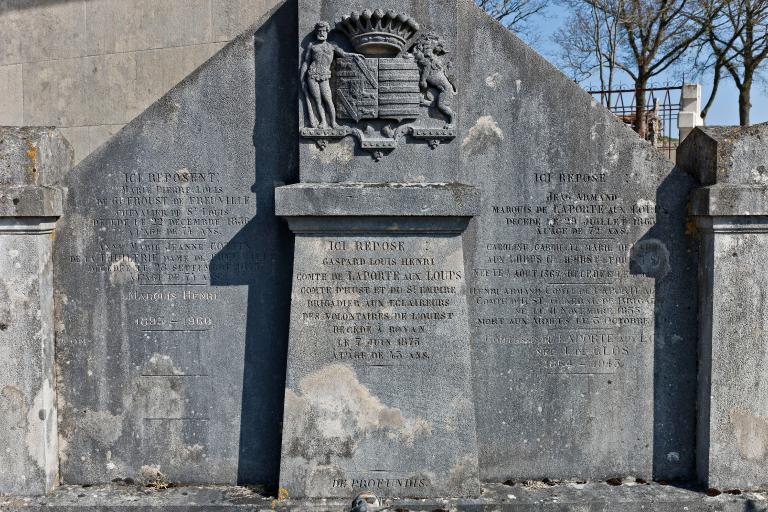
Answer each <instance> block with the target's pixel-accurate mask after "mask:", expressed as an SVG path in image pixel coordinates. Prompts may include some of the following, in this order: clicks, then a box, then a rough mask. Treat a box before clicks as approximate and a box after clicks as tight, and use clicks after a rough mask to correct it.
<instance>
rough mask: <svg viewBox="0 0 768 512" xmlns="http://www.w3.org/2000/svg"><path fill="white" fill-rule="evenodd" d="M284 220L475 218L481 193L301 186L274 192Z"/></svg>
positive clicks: (441, 186) (445, 187) (414, 186)
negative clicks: (323, 218) (300, 218)
mask: <svg viewBox="0 0 768 512" xmlns="http://www.w3.org/2000/svg"><path fill="white" fill-rule="evenodd" d="M275 209H276V213H277V215H278V216H281V217H473V216H475V215H477V214H478V213H479V212H480V190H479V189H478V188H476V187H472V186H470V185H465V184H462V183H300V184H296V185H287V186H284V187H278V188H276V189H275Z"/></svg>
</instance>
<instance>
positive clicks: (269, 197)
mask: <svg viewBox="0 0 768 512" xmlns="http://www.w3.org/2000/svg"><path fill="white" fill-rule="evenodd" d="M295 19H296V18H295V6H288V7H287V8H286V7H283V8H280V9H278V10H276V11H274V12H273V13H271V14H270V18H269V19H268V20H267V21H266V22H264V23H262V24H260V25H258V26H256V27H255V28H254V29H253V30H251V31H249V32H246V33H245V34H244V35H243V36H241V37H239V38H238V39H236V40H235V41H234V42H233V43H231V44H230V45H228V46H227V47H226V48H224V49H223V50H222V51H221V52H220V53H219V54H217V55H216V56H214V57H213V58H212V59H211V60H210V61H209V62H208V63H206V64H205V65H204V66H203V67H202V68H201V69H199V70H198V71H197V72H196V73H194V74H193V75H191V76H190V77H188V78H187V79H186V80H185V81H184V82H182V83H181V84H180V85H179V86H177V87H176V88H175V89H174V90H172V91H171V92H170V93H168V94H167V95H166V96H165V97H163V98H162V99H161V100H159V101H158V102H157V103H156V104H155V105H153V106H152V107H150V108H149V109H148V110H147V111H146V112H144V113H143V114H142V115H141V116H139V117H138V118H137V119H136V120H134V121H133V122H131V123H130V124H129V125H128V126H127V127H126V128H125V129H123V130H122V131H121V132H120V133H119V134H117V135H116V136H115V137H114V138H113V139H112V140H111V141H110V142H109V143H108V144H106V145H105V146H104V147H103V148H102V149H100V150H99V151H97V152H95V153H94V154H93V155H91V156H90V157H89V158H87V159H86V160H84V161H83V162H82V163H81V164H80V165H79V166H78V167H77V168H75V169H74V170H72V172H71V173H70V174H69V175H68V176H67V178H66V180H65V185H66V187H67V201H66V206H65V215H64V220H63V221H62V224H61V226H60V229H59V232H58V234H59V236H58V237H57V244H56V249H55V260H56V272H55V287H56V299H57V304H56V307H57V353H56V357H57V373H58V377H59V386H58V389H59V393H60V395H59V398H60V402H59V403H60V406H61V413H60V414H61V424H60V434H61V473H62V478H63V480H64V481H65V482H67V483H88V484H93V483H109V482H110V481H113V480H114V479H128V478H130V479H133V480H135V481H144V482H147V481H155V480H160V481H163V480H165V481H170V482H183V483H198V482H199V483H222V484H223V483H229V484H235V483H238V482H243V483H268V484H272V485H275V484H276V483H277V475H278V463H279V445H280V418H281V414H282V395H283V379H284V367H285V366H284V365H285V362H284V361H285V352H284V351H285V344H286V339H287V327H288V318H287V315H288V311H289V293H290V268H291V266H290V265H291V257H292V252H291V244H290V241H289V239H288V238H287V236H281V235H287V234H288V233H287V229H285V228H284V227H283V226H282V225H281V223H280V221H279V220H278V219H277V218H276V217H275V216H274V206H273V205H274V199H273V186H274V183H275V182H276V181H278V182H279V181H285V180H289V179H291V176H293V175H295V174H296V170H295V167H294V166H291V165H290V164H289V165H286V162H290V161H295V159H294V158H293V156H292V155H293V153H294V152H295V151H296V144H295V143H292V142H291V141H293V140H295V137H294V136H293V133H294V128H293V127H294V126H295V113H294V111H293V110H292V109H289V108H287V107H285V106H282V107H281V104H280V102H281V101H283V100H281V98H283V97H284V96H283V95H287V96H290V95H291V94H293V95H295V94H296V89H295V86H294V85H293V84H294V83H295V81H294V80H289V79H287V78H286V77H285V76H283V74H281V70H285V68H286V67H287V68H289V69H290V75H291V78H293V75H294V73H295V62H291V59H292V58H293V57H294V52H293V51H291V52H289V53H288V55H286V54H285V53H284V52H281V51H280V50H279V49H280V48H281V42H280V39H281V38H282V37H285V34H292V33H293V32H295V23H296V22H295ZM254 37H255V39H256V40H258V41H259V42H260V45H259V46H257V47H254ZM257 70H258V72H257ZM257 74H258V76H257ZM291 104H292V103H291ZM287 134H290V136H287ZM278 162H279V163H278Z"/></svg>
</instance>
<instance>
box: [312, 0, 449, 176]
mask: <svg viewBox="0 0 768 512" xmlns="http://www.w3.org/2000/svg"><path fill="white" fill-rule="evenodd" d="M336 30H337V31H338V32H340V33H342V34H344V35H346V37H347V39H348V41H349V43H350V45H351V46H352V47H353V48H354V52H350V51H347V50H345V49H344V48H342V47H341V46H339V45H337V44H336V43H333V42H332V41H330V40H329V35H330V32H331V25H330V23H327V22H325V21H321V22H318V23H317V25H316V26H315V34H314V40H313V41H311V42H310V43H309V44H308V45H307V47H306V49H305V51H304V56H303V59H302V64H301V71H300V81H301V86H302V92H303V102H302V104H301V108H302V110H301V123H302V126H301V127H300V133H301V136H302V137H305V138H308V139H312V140H314V141H315V143H316V144H317V146H318V147H319V148H320V149H321V150H323V149H325V148H326V146H327V145H328V143H329V141H330V140H339V139H343V138H344V137H348V136H353V137H356V138H357V139H358V140H359V141H360V147H361V148H362V149H363V150H365V151H369V152H370V153H371V155H372V156H373V158H374V159H376V160H377V161H378V160H381V159H382V158H383V157H384V156H385V155H386V154H388V153H389V152H391V151H393V150H394V149H395V148H396V147H397V146H398V144H400V142H401V141H402V140H405V139H406V137H411V138H413V139H417V140H422V141H426V142H427V143H428V144H429V147H430V148H431V149H433V150H434V149H436V148H437V147H438V146H439V145H440V144H442V143H445V142H450V141H451V140H453V139H454V138H455V137H456V125H455V122H454V120H455V117H456V113H455V111H454V110H453V107H452V103H453V102H452V98H453V96H454V95H456V93H457V91H456V86H455V85H454V84H453V82H452V80H451V78H450V76H449V70H450V67H451V66H450V62H447V61H446V55H447V54H448V53H449V51H448V50H447V48H446V45H445V42H444V41H443V40H442V38H441V37H440V36H439V35H437V34H435V33H433V32H421V27H420V26H419V24H418V23H417V22H416V21H415V20H414V19H413V18H411V17H410V16H408V15H406V14H397V13H395V12H394V11H383V10H380V9H377V10H375V11H371V10H369V9H366V10H364V11H363V12H362V13H357V12H353V13H351V14H349V15H346V16H344V17H343V18H342V19H341V21H339V22H338V23H337V24H336ZM417 35H418V37H417ZM430 110H432V112H433V113H436V115H435V116H433V115H432V114H431V113H430ZM362 121H366V122H362ZM367 121H382V122H378V123H375V122H373V123H369V122H367ZM436 123H439V124H436Z"/></svg>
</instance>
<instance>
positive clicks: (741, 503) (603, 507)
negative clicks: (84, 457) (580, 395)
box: [0, 481, 768, 512]
mask: <svg viewBox="0 0 768 512" xmlns="http://www.w3.org/2000/svg"><path fill="white" fill-rule="evenodd" d="M350 502H351V499H335V500H327V499H323V500H296V499H292V498H289V499H287V500H282V501H274V499H273V498H269V497H263V496H260V495H259V494H257V493H256V492H253V491H252V490H249V489H245V488H240V487H178V488H172V489H167V490H155V489H147V488H142V487H135V486H124V485H110V486H102V487H88V488H83V487H77V486H66V487H62V488H59V489H57V490H56V491H55V492H54V493H52V494H51V495H49V496H47V497H45V498H18V497H10V498H8V497H6V498H2V497H0V507H2V509H3V510H4V511H8V512H17V511H18V512H36V511H41V512H42V511H50V512H86V511H87V512H108V511H114V510H121V511H134V510H135V511H141V512H155V511H157V512H170V511H173V512H186V511H189V510H201V511H205V512H230V511H232V512H235V511H257V510H258V511H271V510H278V511H284V512H287V511H292V510H295V511H302V512H305V511H312V512H348V511H349V509H350ZM766 503H768V495H766V494H765V493H744V494H739V495H733V494H720V495H718V496H708V495H706V494H704V493H703V492H700V491H693V490H689V489H684V488H678V487H671V486H661V485H658V484H650V485H644V484H635V483H632V482H629V481H628V482H627V483H625V484H624V485H621V486H619V487H615V486H611V485H608V484H605V483H598V484H573V483H569V484H558V485H554V484H553V485H547V484H544V483H542V482H530V483H529V484H528V485H521V484H516V485H513V486H509V485H502V484H490V485H487V486H484V488H483V491H482V495H481V496H480V497H479V498H474V499H466V498H465V499H431V500H417V499H392V500H385V501H384V506H385V507H386V508H385V510H398V511H402V512H409V511H414V512H415V511H426V512H435V511H437V510H459V511H462V512H616V511H617V510H622V511H627V512H680V511H686V512H765V511H767V510H768V505H766Z"/></svg>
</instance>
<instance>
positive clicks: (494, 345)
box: [458, 1, 697, 481]
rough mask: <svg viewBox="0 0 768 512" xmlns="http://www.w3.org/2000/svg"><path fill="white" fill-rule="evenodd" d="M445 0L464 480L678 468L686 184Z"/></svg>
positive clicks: (692, 257) (685, 433)
mask: <svg viewBox="0 0 768 512" xmlns="http://www.w3.org/2000/svg"><path fill="white" fill-rule="evenodd" d="M459 5H460V15H459V20H460V23H459V30H458V33H459V37H460V43H459V45H458V46H459V47H460V48H461V52H462V58H463V59H464V60H463V61H461V60H460V61H461V62H462V64H463V65H464V66H466V68H464V70H463V72H462V73H461V75H460V76H461V77H462V80H461V81H460V82H459V84H458V86H459V87H458V89H459V90H460V91H465V93H464V94H463V96H462V99H461V105H462V109H461V112H460V115H459V119H460V120H461V121H462V123H463V124H462V125H461V126H460V134H459V139H460V140H461V143H462V157H461V181H464V182H466V183H474V184H476V185H477V186H478V187H480V188H481V189H482V194H483V208H482V213H481V214H480V215H479V216H478V217H477V218H476V225H475V226H474V231H473V234H474V238H473V242H472V247H471V249H467V251H468V254H469V256H470V261H471V263H469V264H468V266H469V268H468V282H469V286H470V292H469V305H470V311H471V315H470V319H471V327H472V333H473V342H474V343H473V349H474V352H473V355H474V358H473V364H474V366H473V372H474V380H475V404H476V407H477V425H478V440H479V444H480V467H481V473H482V476H483V478H485V479H488V480H493V481H504V480H506V479H526V478H550V479H557V478H562V479H574V478H575V479H602V478H606V477H613V476H623V475H634V476H640V477H644V478H648V477H650V476H652V475H653V476H655V477H657V478H663V479H672V478H690V477H691V476H692V472H693V471H692V470H693V460H694V453H693V447H694V442H693V439H694V425H695V401H696V400H695V389H696V358H695V354H696V309H697V308H696V275H697V273H696V263H695V262H696V245H695V243H694V239H693V237H691V236H690V234H687V233H686V229H687V227H689V225H687V223H686V206H687V198H688V192H689V190H690V189H691V186H692V180H691V179H690V178H689V177H688V176H686V175H685V173H683V172H682V171H680V170H677V169H675V168H674V165H673V164H672V163H671V162H669V161H668V160H667V159H666V158H664V157H663V156H662V155H661V154H660V153H658V152H657V151H656V150H655V149H654V148H652V147H651V146H650V145H648V144H646V143H645V142H643V141H641V140H640V139H639V138H638V137H637V136H636V134H635V133H633V132H632V131H631V130H630V129H629V128H627V127H625V126H623V124H622V123H620V122H619V121H618V120H617V119H616V118H615V117H614V116H613V115H612V114H610V113H609V112H608V111H607V110H605V109H604V108H603V107H601V106H599V105H597V104H596V103H595V102H594V101H592V99H591V98H590V97H589V96H588V95H586V94H585V93H584V92H583V91H582V90H581V89H580V88H579V87H578V86H577V85H575V84H574V83H573V82H572V81H571V80H568V79H567V78H566V77H565V76H563V75H562V74H561V73H560V72H559V71H557V70H556V69H555V68H554V67H552V66H551V65H550V64H548V63H547V62H545V61H544V60H543V59H542V58H541V57H540V56H538V55H536V54H535V53H534V52H533V51H532V50H531V49H530V48H528V47H526V46H525V45H524V44H523V43H522V42H520V41H519V40H518V39H517V38H516V37H515V36H514V35H512V34H510V33H509V32H508V31H505V30H503V28H502V27H500V26H498V25H495V24H492V23H490V22H489V21H488V18H487V16H486V15H485V14H484V13H482V12H481V11H480V10H479V9H476V8H475V6H474V5H472V3H471V2H468V1H466V2H465V1H461V2H459ZM472 229H473V228H472V227H471V228H470V230H472Z"/></svg>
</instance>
